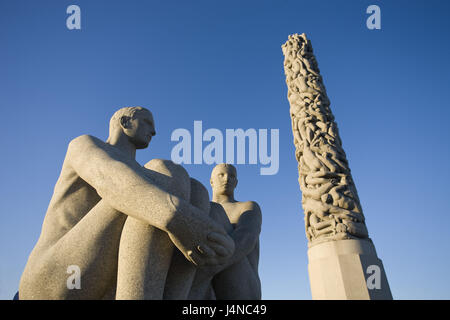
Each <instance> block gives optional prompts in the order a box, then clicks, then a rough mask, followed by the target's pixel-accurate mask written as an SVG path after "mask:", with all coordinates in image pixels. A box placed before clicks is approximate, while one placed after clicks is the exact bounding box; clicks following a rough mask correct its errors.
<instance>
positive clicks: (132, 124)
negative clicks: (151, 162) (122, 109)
mask: <svg viewBox="0 0 450 320" xmlns="http://www.w3.org/2000/svg"><path fill="white" fill-rule="evenodd" d="M124 118H125V119H124ZM121 125H122V129H123V132H124V133H125V134H126V135H127V136H128V138H129V140H130V141H131V142H132V143H133V144H134V145H135V146H136V149H145V148H147V147H148V145H149V143H150V141H151V140H152V137H153V136H154V135H155V134H156V131H155V123H154V120H153V115H152V114H151V113H150V112H148V111H142V112H138V113H136V116H135V117H134V118H130V117H123V118H122V119H121Z"/></svg>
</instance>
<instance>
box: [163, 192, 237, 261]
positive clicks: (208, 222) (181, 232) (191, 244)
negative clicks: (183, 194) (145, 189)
mask: <svg viewBox="0 0 450 320" xmlns="http://www.w3.org/2000/svg"><path fill="white" fill-rule="evenodd" d="M172 200H173V202H174V205H175V207H176V209H177V213H176V214H175V216H174V218H173V219H172V221H171V222H170V223H169V226H168V228H167V230H168V235H169V237H170V239H171V240H172V242H173V244H174V245H175V246H176V247H177V248H178V249H179V250H180V251H181V253H183V255H184V256H185V257H186V259H188V260H189V261H191V262H192V263H193V264H195V265H197V266H201V265H205V264H217V263H219V262H221V261H223V259H228V258H229V257H231V255H233V253H234V241H233V239H232V238H231V237H230V236H229V235H228V234H227V233H226V232H225V230H224V228H223V227H222V226H221V225H219V224H218V223H216V222H215V221H214V220H212V219H211V218H209V217H208V216H207V214H205V213H203V212H201V210H200V209H198V208H196V207H194V206H192V205H190V204H189V203H187V202H185V201H180V200H178V199H172ZM176 202H177V203H176Z"/></svg>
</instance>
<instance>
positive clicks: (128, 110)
mask: <svg viewBox="0 0 450 320" xmlns="http://www.w3.org/2000/svg"><path fill="white" fill-rule="evenodd" d="M140 112H148V113H150V110H148V109H146V108H143V107H124V108H121V109H119V110H117V111H116V112H115V113H114V114H113V116H112V117H111V120H110V121H109V134H110V135H111V133H112V132H113V131H114V130H115V129H116V128H118V127H119V126H120V119H121V118H122V117H124V116H125V117H129V118H130V119H135V118H136V114H137V113H140Z"/></svg>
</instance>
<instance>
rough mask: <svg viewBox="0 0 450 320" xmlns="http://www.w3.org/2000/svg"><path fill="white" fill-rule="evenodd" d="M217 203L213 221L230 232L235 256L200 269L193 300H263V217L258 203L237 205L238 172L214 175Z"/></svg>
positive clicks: (226, 169)
mask: <svg viewBox="0 0 450 320" xmlns="http://www.w3.org/2000/svg"><path fill="white" fill-rule="evenodd" d="M210 183H211V187H212V189H213V199H212V202H211V211H210V217H211V218H213V219H214V220H216V221H217V222H219V223H220V224H221V225H222V226H224V228H225V229H226V230H227V231H228V233H229V234H230V236H231V237H232V238H233V240H234V242H235V251H234V254H233V255H232V256H231V257H230V258H229V259H227V260H226V262H225V263H224V264H221V265H216V266H200V267H199V268H198V270H197V273H196V275H195V279H194V283H193V285H192V289H191V292H190V294H189V299H214V298H216V299H218V300H235V299H237V300H241V299H242V300H246V299H250V300H259V299H261V283H260V279H259V275H258V262H259V234H260V232H261V223H262V215H261V210H260V208H259V206H258V204H257V203H256V202H254V201H245V202H241V201H236V200H235V198H234V190H235V188H236V186H237V183H238V180H237V172H236V168H235V167H234V166H233V165H231V164H219V165H217V166H216V167H215V168H214V169H213V171H212V173H211V180H210Z"/></svg>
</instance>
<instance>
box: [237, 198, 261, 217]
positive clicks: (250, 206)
mask: <svg viewBox="0 0 450 320" xmlns="http://www.w3.org/2000/svg"><path fill="white" fill-rule="evenodd" d="M241 204H242V208H243V209H246V210H251V211H253V212H255V213H257V214H261V208H260V207H259V205H258V203H257V202H255V201H243V202H241Z"/></svg>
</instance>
